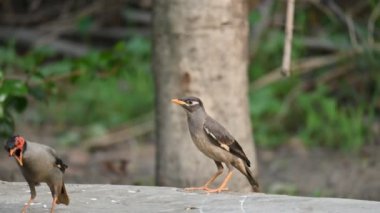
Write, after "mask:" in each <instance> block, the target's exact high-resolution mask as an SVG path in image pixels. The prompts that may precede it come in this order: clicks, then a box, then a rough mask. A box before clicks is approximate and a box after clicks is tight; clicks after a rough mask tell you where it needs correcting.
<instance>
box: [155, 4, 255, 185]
mask: <svg viewBox="0 0 380 213" xmlns="http://www.w3.org/2000/svg"><path fill="white" fill-rule="evenodd" d="M247 12H248V11H247V3H246V1H245V0H207V1H198V0H155V1H154V18H153V39H154V56H153V71H154V74H155V81H156V109H157V110H156V119H157V120H156V125H157V130H156V131H157V132H156V133H157V135H156V136H157V138H156V139H157V166H156V181H157V184H158V185H164V186H180V187H185V186H200V185H203V184H204V183H205V182H206V181H207V180H208V178H210V177H211V175H212V174H213V173H215V172H216V171H217V169H216V166H215V164H214V162H213V160H211V159H209V158H208V157H206V156H205V155H203V154H202V153H201V152H200V151H199V150H197V148H196V147H195V145H194V144H193V142H192V140H191V138H190V133H189V130H188V126H187V121H186V113H185V112H184V110H183V109H182V108H180V107H178V106H176V105H174V104H172V103H171V102H170V99H171V98H177V97H183V96H190V95H191V96H197V97H199V98H200V99H201V100H202V101H203V103H204V106H205V109H206V111H207V112H208V114H209V115H210V116H212V117H213V118H214V119H215V120H217V121H219V122H220V123H221V124H222V125H224V126H225V127H226V129H228V130H229V131H230V133H231V134H232V135H233V136H234V137H235V138H236V139H237V140H238V141H239V143H240V144H241V145H242V147H243V149H244V151H245V153H246V154H247V156H248V158H249V159H250V160H251V161H252V167H251V169H252V171H253V172H254V173H255V174H256V171H257V170H256V168H257V164H256V156H255V150H254V144H253V137H252V128H251V123H250V116H249V108H248V75H247V67H248V17H247ZM225 175H226V172H225V173H223V177H219V178H218V181H219V182H217V183H220V182H221V180H222V179H223V178H224V177H225ZM229 188H230V189H231V190H234V191H249V190H250V189H251V187H249V184H248V181H247V180H246V179H245V177H244V176H243V175H242V174H240V173H239V172H238V171H237V170H235V171H234V176H233V178H232V181H231V182H230V184H229Z"/></svg>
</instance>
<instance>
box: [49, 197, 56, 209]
mask: <svg viewBox="0 0 380 213" xmlns="http://www.w3.org/2000/svg"><path fill="white" fill-rule="evenodd" d="M57 200H58V197H54V198H53V202H52V203H51V209H50V213H54V207H55V204H56V203H57Z"/></svg>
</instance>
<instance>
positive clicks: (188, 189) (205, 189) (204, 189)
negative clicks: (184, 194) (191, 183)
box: [185, 186, 209, 191]
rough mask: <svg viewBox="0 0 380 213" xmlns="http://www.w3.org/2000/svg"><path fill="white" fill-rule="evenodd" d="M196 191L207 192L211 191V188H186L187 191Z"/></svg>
mask: <svg viewBox="0 0 380 213" xmlns="http://www.w3.org/2000/svg"><path fill="white" fill-rule="evenodd" d="M195 190H203V191H207V190H209V188H208V187H207V186H201V187H189V188H185V191H195Z"/></svg>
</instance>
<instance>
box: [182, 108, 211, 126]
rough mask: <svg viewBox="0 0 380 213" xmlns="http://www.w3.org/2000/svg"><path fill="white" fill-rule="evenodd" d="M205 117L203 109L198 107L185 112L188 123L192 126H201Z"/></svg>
mask: <svg viewBox="0 0 380 213" xmlns="http://www.w3.org/2000/svg"><path fill="white" fill-rule="evenodd" d="M206 117H207V114H206V111H205V110H204V109H199V110H196V111H194V112H188V113H187V121H188V124H189V125H192V126H193V127H194V128H203V124H204V122H205V120H206Z"/></svg>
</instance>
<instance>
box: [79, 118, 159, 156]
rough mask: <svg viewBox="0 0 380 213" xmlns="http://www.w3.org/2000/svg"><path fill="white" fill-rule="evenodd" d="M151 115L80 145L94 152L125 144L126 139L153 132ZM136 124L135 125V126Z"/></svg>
mask: <svg viewBox="0 0 380 213" xmlns="http://www.w3.org/2000/svg"><path fill="white" fill-rule="evenodd" d="M152 115H153V113H152V112H150V113H147V114H146V115H144V116H143V117H142V118H140V119H139V120H144V121H138V122H134V123H135V124H133V125H125V126H123V127H119V128H118V129H116V130H111V131H110V132H108V133H107V134H106V135H104V136H101V137H96V138H90V139H89V140H86V141H84V142H83V143H82V147H83V148H84V149H87V150H90V151H94V150H97V149H102V148H104V147H108V146H112V145H115V144H118V143H122V142H125V141H126V140H128V139H131V138H136V137H139V136H143V135H146V134H148V133H150V132H153V130H154V121H153V119H152ZM136 123H137V124H136Z"/></svg>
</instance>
